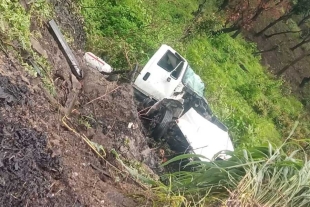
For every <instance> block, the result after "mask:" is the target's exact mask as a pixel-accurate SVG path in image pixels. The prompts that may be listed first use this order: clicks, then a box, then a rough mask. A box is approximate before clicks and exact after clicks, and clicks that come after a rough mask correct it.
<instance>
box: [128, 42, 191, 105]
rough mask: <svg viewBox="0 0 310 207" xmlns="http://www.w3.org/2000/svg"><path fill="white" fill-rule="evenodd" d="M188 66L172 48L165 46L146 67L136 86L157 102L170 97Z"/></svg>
mask: <svg viewBox="0 0 310 207" xmlns="http://www.w3.org/2000/svg"><path fill="white" fill-rule="evenodd" d="M165 47H166V48H165ZM163 48H164V50H163ZM167 48H168V49H167ZM186 64H187V62H186V61H185V60H184V59H183V58H182V57H181V56H180V55H178V54H177V53H176V52H175V51H173V50H172V48H170V47H168V46H166V45H163V46H162V47H161V48H160V49H159V50H158V51H157V52H156V53H155V55H154V56H153V57H152V58H151V60H150V61H149V62H148V63H147V64H146V65H145V67H144V68H143V70H142V71H141V73H140V74H139V76H138V77H137V79H136V81H135V83H134V86H135V87H136V88H137V89H138V90H140V91H141V92H143V93H144V94H145V95H148V96H150V97H152V98H154V99H156V100H161V99H163V98H167V97H170V96H171V95H172V94H173V92H174V90H175V88H176V87H177V86H178V85H179V84H180V83H181V80H182V76H183V74H184V71H185V68H186Z"/></svg>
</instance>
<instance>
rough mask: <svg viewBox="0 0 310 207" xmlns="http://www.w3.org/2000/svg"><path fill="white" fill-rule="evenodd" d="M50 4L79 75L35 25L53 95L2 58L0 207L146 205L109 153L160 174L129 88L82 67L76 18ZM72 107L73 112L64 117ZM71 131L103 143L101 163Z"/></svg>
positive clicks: (65, 7) (66, 7) (65, 6)
mask: <svg viewBox="0 0 310 207" xmlns="http://www.w3.org/2000/svg"><path fill="white" fill-rule="evenodd" d="M52 2H53V1H52ZM54 3H55V12H56V14H57V19H56V21H57V23H58V24H59V26H60V27H61V28H62V29H63V30H64V31H66V32H69V33H70V34H71V35H72V36H73V37H74V39H75V44H74V45H72V48H73V51H74V53H75V55H76V57H77V59H78V60H79V62H80V65H81V68H82V69H83V70H84V74H85V77H84V79H83V80H81V81H77V80H76V79H75V78H74V77H73V76H72V75H71V70H70V67H69V65H68V63H67V61H66V59H65V57H64V55H63V53H62V51H61V50H60V49H59V47H58V45H57V43H56V42H55V40H54V38H53V36H52V35H51V34H50V32H49V31H48V29H47V28H46V27H43V28H39V27H38V26H37V25H36V24H35V22H33V24H32V28H31V29H32V30H36V31H39V32H40V33H41V34H42V38H40V39H38V41H39V44H40V46H41V47H42V48H43V49H44V50H45V51H46V53H47V56H48V60H49V62H50V65H51V66H52V77H51V78H52V79H53V82H54V85H55V91H56V93H55V94H54V95H50V94H49V92H47V90H46V89H45V87H44V86H43V84H42V81H41V79H40V78H35V77H31V76H29V75H28V74H27V73H26V72H25V70H24V68H23V67H22V66H21V64H20V63H19V62H18V61H16V60H14V59H13V58H12V57H13V54H10V55H9V57H6V56H5V55H4V54H3V53H0V206H57V207H58V206H108V207H113V206H115V207H124V206H125V207H126V206H128V207H131V206H142V205H143V206H147V201H146V200H142V201H141V200H139V201H138V200H136V199H134V198H133V197H132V196H131V195H133V194H135V195H137V194H142V195H145V193H146V192H144V188H142V187H141V185H140V184H138V183H137V182H136V181H135V180H134V179H132V178H131V176H130V175H129V174H128V173H127V172H126V171H125V170H124V169H123V168H122V166H120V165H119V164H118V163H117V162H116V161H115V158H114V157H113V155H112V154H111V153H110V151H111V150H112V149H115V151H116V152H118V153H119V155H120V156H121V157H122V158H123V159H124V160H127V161H128V165H134V162H133V161H138V162H139V163H142V169H143V170H144V171H148V172H149V173H152V170H155V171H157V170H159V167H158V166H159V164H160V159H159V158H158V156H157V151H156V150H154V149H150V148H149V147H148V138H147V137H146V134H144V133H143V127H142V125H141V123H140V120H139V118H138V113H137V110H136V106H135V103H134V100H133V93H132V87H131V85H130V84H129V83H121V82H120V81H118V82H109V81H107V80H106V79H105V78H104V77H103V75H101V74H100V73H99V72H97V71H94V70H92V69H90V68H87V67H86V65H85V64H84V63H83V61H82V56H83V54H84V52H85V51H83V46H84V44H85V33H84V32H83V29H82V28H83V27H82V26H81V25H82V21H81V19H80V18H79V17H78V16H76V15H74V14H73V13H71V9H72V8H70V5H71V4H70V2H68V1H55V2H54ZM60 20H61V21H60ZM68 24H69V25H70V26H68ZM12 62H13V63H14V65H12ZM78 88H81V90H80V92H79V95H78V98H77V100H76V101H75V102H74V94H75V93H76V91H77V90H78ZM72 102H74V105H73V108H72V110H73V111H72V113H71V114H70V117H68V118H64V110H67V109H68V108H69V106H70V105H71V104H72ZM129 123H132V124H133V127H131V128H128V125H129ZM66 124H67V125H68V126H69V127H70V128H68V127H66ZM72 130H74V131H76V133H74V132H73V131H72ZM77 133H78V134H80V135H85V136H87V137H88V138H89V139H90V140H91V141H92V142H94V143H97V144H98V145H101V146H103V148H104V149H105V152H106V154H107V155H106V158H105V160H103V159H101V158H99V157H98V156H97V155H96V154H95V153H94V152H93V151H92V150H91V148H90V147H89V146H88V145H87V144H86V143H85V142H84V141H83V140H82V139H81V137H80V136H78V135H77Z"/></svg>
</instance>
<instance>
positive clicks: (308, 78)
mask: <svg viewBox="0 0 310 207" xmlns="http://www.w3.org/2000/svg"><path fill="white" fill-rule="evenodd" d="M308 82H310V77H305V78H303V79H302V81H301V83H300V84H299V87H300V88H302V87H304V86H305V85H306V83H308Z"/></svg>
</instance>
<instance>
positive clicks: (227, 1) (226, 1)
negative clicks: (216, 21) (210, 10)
mask: <svg viewBox="0 0 310 207" xmlns="http://www.w3.org/2000/svg"><path fill="white" fill-rule="evenodd" d="M228 4H229V0H224V1H223V3H222V4H221V6H220V7H219V9H218V10H217V11H218V12H220V11H222V10H224V9H225V8H226V7H227V6H228Z"/></svg>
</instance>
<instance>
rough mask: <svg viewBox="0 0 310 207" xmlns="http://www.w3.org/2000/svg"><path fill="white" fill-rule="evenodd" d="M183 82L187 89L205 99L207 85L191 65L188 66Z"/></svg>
mask: <svg viewBox="0 0 310 207" xmlns="http://www.w3.org/2000/svg"><path fill="white" fill-rule="evenodd" d="M182 82H183V84H184V85H185V86H186V87H188V88H190V89H191V90H192V91H194V92H195V93H197V95H199V96H200V97H204V89H205V84H204V83H203V82H202V80H201V78H200V77H199V76H198V75H197V74H196V73H195V72H194V71H193V69H192V68H191V67H190V66H189V65H188V66H187V69H186V71H185V74H184V77H183V80H182Z"/></svg>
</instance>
